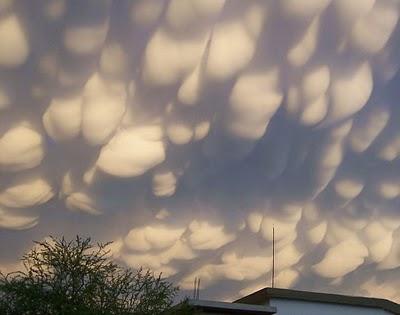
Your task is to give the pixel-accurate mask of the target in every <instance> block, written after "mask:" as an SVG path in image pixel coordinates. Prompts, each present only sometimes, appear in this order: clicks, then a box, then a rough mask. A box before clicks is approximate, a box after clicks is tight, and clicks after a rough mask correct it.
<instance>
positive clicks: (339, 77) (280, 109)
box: [0, 0, 400, 301]
mask: <svg viewBox="0 0 400 315" xmlns="http://www.w3.org/2000/svg"><path fill="white" fill-rule="evenodd" d="M399 16H400V2H399V1H397V0H377V1H374V0H368V1H367V0H362V1H345V0H332V1H330V0H308V1H306V2H301V3H300V2H299V1H292V0H281V1H263V0H248V1H239V0H226V1H225V0H190V1H188V0H169V1H166V0H138V1H114V2H112V1H108V0H100V1H99V0H96V1H91V0H88V1H83V2H82V1H78V0H70V1H63V0H41V1H39V2H38V3H35V4H33V3H31V2H30V1H0V46H1V47H2V48H1V49H0V236H1V239H2V241H1V248H0V249H1V250H2V251H3V252H4V253H5V254H4V256H3V258H0V263H1V265H2V266H3V267H4V268H6V269H7V270H8V269H9V268H11V267H10V266H11V265H12V264H13V262H15V261H16V258H17V256H18V254H20V253H21V252H22V251H23V250H26V249H27V248H29V246H30V245H29V241H30V239H31V238H35V237H36V238H38V237H39V238H41V237H44V236H45V235H47V234H49V233H52V234H65V235H73V234H74V233H83V234H90V235H93V236H95V237H97V238H100V239H110V238H112V239H114V240H115V241H116V242H115V243H114V247H113V248H114V255H115V257H116V258H117V259H119V260H120V261H121V262H123V263H125V264H127V265H129V266H132V267H138V266H144V267H150V268H152V269H153V270H155V271H157V272H163V273H164V274H165V275H168V276H170V277H171V279H172V280H174V281H176V282H178V283H179V284H180V286H181V287H182V288H183V289H184V290H191V289H192V286H193V280H194V278H195V277H200V278H201V284H202V296H203V297H204V296H209V297H211V296H213V297H215V298H223V299H232V298H235V297H238V296H241V295H244V294H246V293H250V292H251V291H253V290H255V289H257V288H260V287H264V286H266V285H268V279H269V277H270V271H271V265H272V257H271V247H272V228H273V227H275V239H276V251H277V255H276V270H277V276H276V284H277V285H278V286H281V287H296V288H300V289H311V290H312V289H314V290H322V291H330V292H342V293H349V294H362V295H374V296H382V297H386V298H390V299H393V300H397V301H400V295H399V292H398V289H397V288H398V287H400V212H399V206H400V164H399V156H400V128H399V126H400V124H399V123H400V121H399V113H400V111H399V108H398V104H397V103H398V100H399V99H400V94H399V91H400V75H399V71H398V70H399V68H400V48H399V47H400V23H399ZM17 231H18V232H17ZM221 292H223V293H221Z"/></svg>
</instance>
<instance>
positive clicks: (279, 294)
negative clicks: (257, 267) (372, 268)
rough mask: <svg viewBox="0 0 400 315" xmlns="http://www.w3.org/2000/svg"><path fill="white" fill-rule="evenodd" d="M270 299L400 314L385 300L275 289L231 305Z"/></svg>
mask: <svg viewBox="0 0 400 315" xmlns="http://www.w3.org/2000/svg"><path fill="white" fill-rule="evenodd" d="M271 298H279V299H290V300H300V301H308V302H320V303H333V304H342V305H352V306H361V307H372V308H379V309H382V310H385V311H388V312H391V313H393V314H400V304H397V303H395V302H392V301H389V300H386V299H379V298H370V297H360V296H348V295H341V294H330V293H319V292H309V291H298V290H290V289H277V288H264V289H261V290H259V291H256V292H254V293H252V294H250V295H247V296H245V297H242V298H240V299H238V300H236V301H234V302H233V303H240V304H251V305H257V304H258V305H259V304H264V303H266V302H268V301H269V300H270V299H271Z"/></svg>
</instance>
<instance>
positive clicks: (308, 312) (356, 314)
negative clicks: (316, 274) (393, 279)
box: [269, 298, 393, 315]
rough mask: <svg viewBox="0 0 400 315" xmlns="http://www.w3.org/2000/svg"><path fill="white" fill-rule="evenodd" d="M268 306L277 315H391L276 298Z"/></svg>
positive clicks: (380, 311) (334, 305) (335, 305)
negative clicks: (274, 310) (274, 308)
mask: <svg viewBox="0 0 400 315" xmlns="http://www.w3.org/2000/svg"><path fill="white" fill-rule="evenodd" d="M269 305H271V306H275V307H276V308H277V313H276V314H277V315H321V314H323V315H393V313H389V312H387V311H384V310H381V309H377V308H370V307H358V306H350V305H338V304H329V303H318V302H307V301H296V300H286V299H277V298H273V299H271V300H270V303H269Z"/></svg>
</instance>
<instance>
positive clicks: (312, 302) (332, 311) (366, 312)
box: [189, 288, 400, 315]
mask: <svg viewBox="0 0 400 315" xmlns="http://www.w3.org/2000/svg"><path fill="white" fill-rule="evenodd" d="M189 303H190V304H191V305H193V306H194V307H195V309H196V310H197V312H198V314H220V315H228V314H243V315H245V314H249V315H250V314H253V315H255V314H259V315H267V314H277V315H314V314H315V315H317V314H318V315H321V314H324V315H340V314H343V315H347V314H351V315H358V314H360V315H361V314H363V315H392V314H395V315H400V304H397V303H394V302H392V301H389V300H385V299H377V298H367V297H357V296H347V295H339V294H328V293H316V292H307V291H297V290H289V289H276V288H264V289H261V290H259V291H257V292H254V293H252V294H250V295H247V296H245V297H243V298H241V299H239V300H236V301H234V302H233V303H228V302H214V301H205V300H189Z"/></svg>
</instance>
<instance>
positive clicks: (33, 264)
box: [0, 236, 191, 315]
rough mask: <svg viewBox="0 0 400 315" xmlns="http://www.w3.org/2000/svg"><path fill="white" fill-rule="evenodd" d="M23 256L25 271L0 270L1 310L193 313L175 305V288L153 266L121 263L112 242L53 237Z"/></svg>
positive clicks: (23, 313)
mask: <svg viewBox="0 0 400 315" xmlns="http://www.w3.org/2000/svg"><path fill="white" fill-rule="evenodd" d="M35 244H36V245H35V246H34V248H33V249H32V250H31V251H29V252H28V253H27V254H25V255H24V256H23V258H22V262H23V265H24V270H23V271H18V272H13V273H8V274H3V273H1V272H0V314H4V315H17V314H18V315H31V314H32V315H33V314H34V315H53V314H57V315H64V314H65V315H66V314H68V315H74V314H80V315H92V314H93V315H94V314H96V315H114V314H115V315H131V314H141V315H150V314H151V315H157V314H182V315H183V314H190V313H191V310H190V308H188V306H187V305H185V303H183V304H182V307H178V308H176V307H174V308H171V306H172V303H173V300H174V297H175V296H176V293H177V290H178V288H177V287H174V286H173V285H172V284H171V283H169V282H168V281H166V280H165V279H163V278H162V277H161V274H160V275H158V276H156V275H154V274H153V273H152V272H150V271H149V270H143V269H139V270H133V269H129V268H122V267H121V266H120V265H118V264H116V263H115V262H113V261H112V260H111V255H110V249H109V245H110V244H111V243H105V244H103V243H97V244H93V243H92V242H91V239H90V238H81V237H79V236H77V237H76V238H75V239H74V240H72V241H67V240H65V238H61V239H57V238H54V237H50V239H47V240H45V241H43V242H35Z"/></svg>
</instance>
